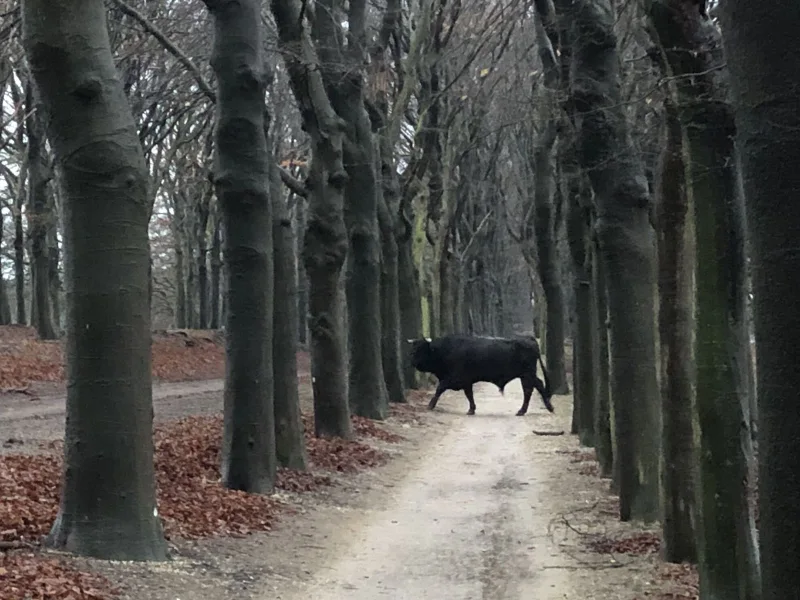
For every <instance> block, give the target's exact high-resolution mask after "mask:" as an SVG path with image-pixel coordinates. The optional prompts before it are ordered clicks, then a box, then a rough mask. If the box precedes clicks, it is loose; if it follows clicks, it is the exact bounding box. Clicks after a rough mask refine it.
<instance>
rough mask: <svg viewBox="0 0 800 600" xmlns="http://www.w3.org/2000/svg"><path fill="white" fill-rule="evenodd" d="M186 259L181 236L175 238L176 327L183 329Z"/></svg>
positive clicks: (184, 323)
mask: <svg viewBox="0 0 800 600" xmlns="http://www.w3.org/2000/svg"><path fill="white" fill-rule="evenodd" d="M185 263H186V261H185V260H184V258H183V244H182V243H181V240H180V237H176V238H175V286H176V291H175V327H177V328H178V329H183V328H184V327H186V326H187V319H186V273H185V271H186V267H185Z"/></svg>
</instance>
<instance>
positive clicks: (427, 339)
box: [425, 338, 433, 343]
mask: <svg viewBox="0 0 800 600" xmlns="http://www.w3.org/2000/svg"><path fill="white" fill-rule="evenodd" d="M425 341H426V342H428V343H431V342H432V341H433V340H432V339H431V338H425Z"/></svg>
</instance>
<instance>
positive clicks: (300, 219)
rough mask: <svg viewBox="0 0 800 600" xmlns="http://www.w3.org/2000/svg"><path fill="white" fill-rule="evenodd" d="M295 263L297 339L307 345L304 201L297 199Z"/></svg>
mask: <svg viewBox="0 0 800 600" xmlns="http://www.w3.org/2000/svg"><path fill="white" fill-rule="evenodd" d="M296 211H297V212H296V215H297V216H296V228H297V230H296V234H295V248H296V249H295V256H296V259H295V263H296V265H297V266H296V270H297V314H298V319H297V339H298V341H299V342H300V343H301V344H303V345H305V344H307V343H308V277H306V270H305V267H304V266H303V260H302V256H303V232H304V231H305V230H306V200H305V199H304V198H299V199H298V201H297V204H296Z"/></svg>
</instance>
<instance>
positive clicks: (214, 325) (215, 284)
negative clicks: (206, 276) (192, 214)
mask: <svg viewBox="0 0 800 600" xmlns="http://www.w3.org/2000/svg"><path fill="white" fill-rule="evenodd" d="M220 221H221V219H220V217H219V209H218V208H217V209H215V210H214V225H213V233H212V238H211V291H210V294H211V301H210V302H209V305H210V306H209V311H210V313H211V314H210V315H209V321H208V326H209V327H210V328H211V329H219V324H220V314H221V311H220V281H221V279H222V227H221V223H220Z"/></svg>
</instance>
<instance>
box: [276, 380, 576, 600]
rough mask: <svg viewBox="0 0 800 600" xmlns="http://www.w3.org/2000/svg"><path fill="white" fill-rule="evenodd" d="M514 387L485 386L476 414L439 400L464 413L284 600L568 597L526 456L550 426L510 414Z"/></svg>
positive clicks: (536, 472)
mask: <svg viewBox="0 0 800 600" xmlns="http://www.w3.org/2000/svg"><path fill="white" fill-rule="evenodd" d="M516 387H518V386H516ZM516 387H515V386H513V385H511V386H509V389H508V390H507V392H506V394H507V396H506V397H505V398H504V397H502V396H501V395H500V394H499V393H498V392H497V391H496V390H490V389H488V388H484V389H482V390H481V392H480V393H479V394H476V403H477V405H478V414H477V415H476V416H475V417H467V416H465V415H464V414H463V412H464V411H461V410H460V409H464V408H466V402H465V401H464V402H461V401H460V400H459V399H458V398H457V397H456V395H455V394H451V395H449V396H448V399H449V401H448V402H443V403H442V406H443V407H444V409H445V410H447V411H448V412H449V411H456V410H458V411H459V413H461V414H448V415H447V416H446V417H444V421H445V422H449V427H448V428H447V429H446V430H445V431H444V432H443V435H442V437H440V438H439V440H438V441H437V442H435V443H434V444H432V445H431V446H429V447H428V449H427V451H426V453H425V456H424V457H422V458H421V460H420V461H419V462H418V463H417V464H414V465H413V468H412V469H410V470H409V471H408V472H407V475H406V477H405V478H403V479H402V480H401V481H399V482H397V483H396V486H395V489H394V493H393V494H391V496H390V497H389V498H388V499H387V500H388V501H387V502H386V503H385V504H384V505H383V507H375V508H377V510H373V511H371V512H370V513H369V514H367V515H365V517H364V518H363V520H361V522H356V523H351V524H349V526H347V527H345V528H344V531H343V532H342V533H343V534H344V535H341V536H340V537H339V539H337V540H335V541H334V543H333V544H332V546H331V551H332V552H331V554H332V558H331V560H330V561H329V562H328V564H326V565H324V566H322V567H321V568H320V569H319V570H318V571H317V573H316V574H314V576H313V578H312V579H311V581H309V582H308V583H307V584H306V585H305V586H303V589H300V590H297V591H296V592H295V593H294V594H292V595H290V596H285V598H287V599H290V600H301V599H305V598H315V600H333V599H339V598H350V599H352V600H368V599H374V598H414V599H420V600H422V599H426V598H430V599H439V598H448V599H452V600H458V599H463V600H479V599H483V600H500V599H509V600H511V599H517V598H520V599H522V598H526V599H527V598H536V599H537V600H550V599H553V600H555V599H557V598H558V599H561V598H568V597H570V596H569V593H568V589H569V582H568V580H567V577H566V571H564V570H563V569H560V568H559V567H561V566H563V563H564V558H563V557H562V556H561V554H560V552H559V550H558V549H557V548H556V547H555V545H554V543H553V542H552V541H551V540H550V537H549V535H548V525H549V522H550V520H551V518H552V517H551V510H550V509H549V508H548V503H547V502H546V498H545V496H546V491H547V490H546V489H545V488H544V486H543V478H542V473H541V472H540V469H539V468H538V465H537V463H535V462H534V461H532V460H531V454H532V450H533V449H534V448H535V447H536V445H537V444H539V443H540V442H541V440H542V439H543V438H542V437H539V436H537V435H535V434H534V433H533V432H532V425H533V423H534V422H537V421H542V422H543V423H542V425H541V427H546V424H545V423H546V421H547V420H548V417H547V416H545V415H544V414H543V413H544V411H543V410H542V409H539V408H538V407H535V408H533V409H532V410H531V414H530V416H529V417H527V418H518V417H515V416H514V412H515V411H516V410H517V409H518V408H519V398H520V397H521V390H518V389H516ZM461 404H464V406H461ZM539 413H542V414H539ZM443 424H444V423H443ZM551 424H552V423H551ZM409 466H412V465H409ZM267 597H274V596H270V594H266V595H264V596H263V598H265V599H266V598H267ZM282 597H283V596H282Z"/></svg>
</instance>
